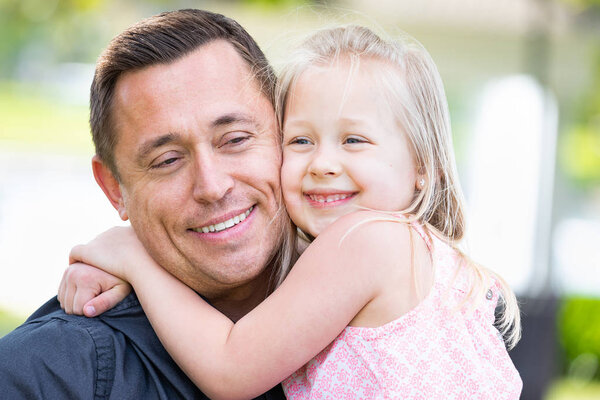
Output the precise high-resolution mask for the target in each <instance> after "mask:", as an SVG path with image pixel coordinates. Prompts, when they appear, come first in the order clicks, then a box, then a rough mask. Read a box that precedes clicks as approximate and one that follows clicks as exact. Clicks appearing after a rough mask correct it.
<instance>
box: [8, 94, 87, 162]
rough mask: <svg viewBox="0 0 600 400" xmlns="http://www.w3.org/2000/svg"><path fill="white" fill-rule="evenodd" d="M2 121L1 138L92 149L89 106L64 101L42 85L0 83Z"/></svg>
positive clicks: (37, 144)
mask: <svg viewBox="0 0 600 400" xmlns="http://www.w3.org/2000/svg"><path fill="white" fill-rule="evenodd" d="M32 116H34V117H33V118H32ZM0 121H2V124H1V125H0V141H11V142H19V143H24V144H26V145H28V146H32V145H33V146H43V147H44V148H46V149H47V148H48V147H47V146H48V145H50V144H51V145H52V146H56V147H57V148H60V149H62V150H64V149H75V150H82V149H85V150H90V151H91V149H92V145H91V143H92V141H91V136H90V133H89V125H88V107H87V105H67V104H64V103H61V102H60V101H56V99H53V98H51V97H49V96H48V94H47V93H44V92H43V91H40V89H39V88H38V87H32V86H27V85H24V84H22V83H21V84H15V83H2V82H0Z"/></svg>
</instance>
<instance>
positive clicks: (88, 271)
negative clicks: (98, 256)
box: [58, 263, 131, 317]
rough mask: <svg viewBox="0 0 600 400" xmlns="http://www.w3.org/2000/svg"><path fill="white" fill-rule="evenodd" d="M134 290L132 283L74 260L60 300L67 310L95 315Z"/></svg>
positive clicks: (70, 312) (60, 288) (71, 312)
mask: <svg viewBox="0 0 600 400" xmlns="http://www.w3.org/2000/svg"><path fill="white" fill-rule="evenodd" d="M130 292H131V286H130V285H129V284H128V283H127V282H125V281H123V280H122V279H119V278H117V277H115V276H113V275H110V274H109V273H107V272H104V271H102V270H101V269H98V268H95V267H92V266H91V265H87V264H82V263H74V264H71V265H70V266H69V267H68V268H67V269H66V270H65V273H64V274H63V277H62V280H61V282H60V286H59V288H58V301H59V302H60V306H61V308H62V309H63V310H65V312H66V313H67V314H77V315H85V316H86V317H95V316H97V315H100V314H102V313H103V312H105V311H108V310H110V309H111V308H113V307H114V306H115V305H117V304H118V303H119V302H120V301H121V300H123V299H124V298H125V297H127V295H128V294H129V293H130Z"/></svg>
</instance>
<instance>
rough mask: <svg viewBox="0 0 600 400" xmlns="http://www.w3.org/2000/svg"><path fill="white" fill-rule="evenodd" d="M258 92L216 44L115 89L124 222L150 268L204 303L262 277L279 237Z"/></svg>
mask: <svg viewBox="0 0 600 400" xmlns="http://www.w3.org/2000/svg"><path fill="white" fill-rule="evenodd" d="M257 86H258V84H257V82H256V80H255V79H254V78H253V77H252V75H251V74H250V72H249V70H248V67H247V66H246V64H245V63H244V61H243V60H242V59H241V57H240V56H239V55H238V53H237V52H236V51H235V50H234V48H233V47H232V46H231V44H229V43H227V42H225V41H215V42H211V43H208V44H206V45H204V46H202V47H200V48H199V49H197V50H196V51H194V52H192V53H190V54H189V55H187V56H185V57H184V58H182V59H180V60H177V61H176V62H174V63H171V64H166V65H157V66H152V67H149V68H145V69H143V70H141V71H136V72H131V73H126V74H125V75H123V76H122V77H121V78H120V79H119V81H118V83H117V86H116V93H115V94H116V96H115V99H114V108H113V116H114V122H115V128H116V132H117V134H118V143H117V145H116V148H115V159H116V164H117V169H118V171H119V173H120V176H121V181H120V185H119V187H120V191H121V196H122V199H121V202H122V206H123V208H124V211H125V212H126V216H125V217H129V219H130V221H131V224H132V226H133V228H134V230H135V232H136V233H137V235H138V237H139V238H140V240H141V241H142V243H143V244H144V246H145V247H146V249H147V250H148V252H149V253H150V255H151V256H152V257H153V258H154V259H155V260H156V261H158V263H159V264H161V265H162V266H163V267H164V268H165V269H166V270H168V271H169V272H171V273H172V274H173V275H175V276H176V277H177V278H179V279H180V280H182V281H183V282H185V283H186V284H188V285H189V286H191V287H193V288H194V289H196V290H197V291H199V292H201V293H203V294H205V295H207V296H209V297H210V296H211V295H215V296H218V295H220V294H222V293H223V292H227V291H228V290H231V289H236V288H238V287H242V286H243V285H245V284H250V283H252V282H253V281H254V280H257V279H259V278H260V279H262V278H261V277H260V273H261V272H262V271H263V270H264V268H265V267H266V264H267V263H268V261H269V258H270V257H271V255H272V254H273V252H274V250H275V249H276V248H277V246H278V244H279V238H280V237H281V221H282V214H283V215H285V214H284V213H281V212H279V213H278V209H279V205H280V200H281V196H280V187H279V168H280V166H281V154H280V153H281V152H280V146H279V142H278V139H277V123H276V118H275V114H274V111H273V107H272V105H271V103H270V102H269V101H268V100H267V98H266V97H265V96H264V95H263V94H262V93H261V92H260V90H259V88H258V87H257ZM123 216H124V215H123V214H122V217H123Z"/></svg>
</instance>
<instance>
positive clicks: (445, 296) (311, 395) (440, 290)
mask: <svg viewBox="0 0 600 400" xmlns="http://www.w3.org/2000/svg"><path fill="white" fill-rule="evenodd" d="M416 228H417V229H416V230H417V231H418V232H419V233H420V234H421V236H423V238H424V239H425V241H426V242H427V243H428V246H429V248H430V251H431V252H432V255H433V260H434V265H435V277H434V283H433V286H432V289H431V291H430V293H429V294H428V295H427V297H425V299H423V301H422V302H421V303H420V304H419V305H418V306H417V307H415V308H414V309H413V310H411V311H410V312H408V313H407V314H405V315H403V316H402V317H400V318H398V319H397V320H395V321H392V322H389V323H387V324H385V325H383V326H380V327H377V328H362V327H352V326H348V327H346V328H345V329H344V330H343V331H342V333H341V334H340V335H339V336H338V337H337V338H336V339H335V340H334V341H333V342H332V343H331V344H330V345H329V346H327V347H326V348H325V349H324V350H323V351H322V352H321V353H319V354H318V355H317V356H316V357H315V358H313V359H312V360H311V361H309V362H308V363H307V364H306V365H305V366H304V367H302V368H300V369H299V370H298V371H296V372H295V373H294V374H292V375H291V376H290V377H289V378H288V379H286V380H285V381H284V382H283V389H284V391H285V394H286V396H287V398H288V399H315V400H316V399H336V400H342V399H428V400H429V399H494V400H498V399H518V398H519V395H520V393H521V388H522V381H521V377H520V376H519V373H518V372H517V370H516V369H515V367H514V365H513V363H512V361H511V360H510V358H509V356H508V353H507V351H506V348H505V346H504V342H503V340H502V338H501V337H500V334H499V333H498V331H497V329H496V328H495V327H494V326H493V323H494V309H495V307H496V304H497V301H498V288H497V287H496V286H495V285H494V286H493V287H492V288H490V289H489V290H488V292H487V294H486V296H485V298H484V299H481V301H480V302H479V303H478V304H476V305H475V306H474V307H471V308H468V307H463V308H462V309H457V305H459V304H461V302H462V300H463V299H464V298H465V295H466V293H467V292H468V279H467V275H466V273H465V271H464V270H462V269H461V270H459V265H460V263H459V261H460V258H459V256H458V254H457V253H456V252H455V251H454V250H453V249H452V248H451V247H449V246H448V245H447V244H446V243H444V242H442V241H441V240H439V239H437V238H435V237H434V238H433V239H430V238H429V237H427V236H425V235H424V234H423V232H422V230H421V229H420V228H419V227H416Z"/></svg>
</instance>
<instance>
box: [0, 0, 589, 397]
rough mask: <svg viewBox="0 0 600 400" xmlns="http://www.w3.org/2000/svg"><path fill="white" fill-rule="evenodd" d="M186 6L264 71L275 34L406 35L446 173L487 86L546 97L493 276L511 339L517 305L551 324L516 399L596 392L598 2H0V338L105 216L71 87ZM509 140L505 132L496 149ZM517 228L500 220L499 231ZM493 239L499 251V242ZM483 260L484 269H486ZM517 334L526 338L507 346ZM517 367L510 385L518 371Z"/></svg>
mask: <svg viewBox="0 0 600 400" xmlns="http://www.w3.org/2000/svg"><path fill="white" fill-rule="evenodd" d="M188 7H192V8H204V9H208V10H212V11H216V12H219V13H223V14H225V15H227V16H230V17H232V18H234V19H236V20H237V21H238V22H240V23H241V24H242V25H243V26H244V27H245V28H246V29H247V30H248V31H249V32H250V34H251V35H253V36H254V37H255V38H256V39H257V41H258V43H259V44H260V45H261V47H262V48H263V50H264V51H265V53H266V54H267V56H268V58H269V59H270V60H271V61H272V63H273V64H274V65H275V67H276V68H277V67H278V66H280V65H281V64H282V63H284V62H285V55H286V52H287V50H288V49H289V47H290V46H291V43H294V42H295V41H296V40H297V39H298V38H301V37H302V35H303V34H305V33H306V32H310V31H311V30H313V29H316V28H319V27H323V26H328V25H331V24H337V23H348V22H355V23H361V24H366V25H369V26H372V27H375V28H377V29H381V30H385V31H387V32H390V33H391V34H394V33H396V32H397V31H399V30H401V31H405V32H407V33H409V34H410V35H412V36H414V37H416V38H417V39H418V40H419V41H420V42H421V43H423V45H424V46H425V47H426V48H427V49H428V50H429V52H430V53H431V55H432V56H433V59H434V60H435V62H436V63H437V65H438V68H439V70H440V73H441V75H442V78H443V80H444V83H445V87H446V91H447V95H448V101H449V105H450V110H451V114H452V125H453V131H454V141H455V149H456V153H457V161H458V164H459V170H460V172H461V176H467V175H469V171H470V169H472V168H475V167H473V165H472V164H471V161H470V159H471V158H470V156H471V153H472V152H473V151H474V149H473V146H472V144H473V143H474V142H475V139H474V137H475V136H474V131H475V130H476V126H477V123H478V122H477V121H478V118H477V115H478V114H480V113H481V110H480V108H481V106H482V104H486V103H485V102H484V101H483V100H482V96H483V95H482V93H485V88H486V87H487V86H486V85H488V83H489V82H494V81H495V80H498V79H501V78H503V77H507V76H527V77H529V78H531V80H532V82H536V84H537V85H539V87H541V88H542V89H543V90H544V93H546V92H547V93H550V94H551V98H552V99H553V100H552V101H554V102H555V103H556V108H557V111H558V113H557V118H558V120H557V121H558V123H557V126H556V128H555V129H554V130H555V132H554V134H549V135H546V136H542V141H543V142H547V141H550V142H552V145H550V146H545V147H544V146H540V149H535V148H533V149H531V151H532V152H535V151H538V150H539V152H540V154H541V159H542V160H546V162H545V163H543V169H542V171H541V173H540V174H539V180H536V181H535V182H531V185H534V186H536V187H537V186H539V187H540V188H541V187H545V188H546V189H547V190H546V192H543V191H542V190H540V192H539V193H542V194H543V193H546V194H543V195H542V194H540V195H539V197H540V198H538V199H537V200H536V201H537V203H536V204H538V206H539V208H543V210H542V211H543V212H540V213H539V214H536V217H535V218H534V219H533V221H534V222H533V224H534V225H535V227H534V229H533V231H532V232H533V236H532V238H529V239H527V240H529V241H530V242H531V243H532V244H531V246H530V247H531V249H532V250H531V257H530V258H531V260H529V259H527V260H525V261H524V262H525V264H531V268H529V272H524V271H521V267H519V266H518V265H520V264H517V263H515V265H516V266H513V269H512V270H511V269H510V268H509V266H508V265H506V268H507V269H506V271H503V270H502V269H501V268H500V270H499V272H500V273H501V274H504V273H506V274H507V279H508V280H509V282H510V283H511V284H513V286H514V287H515V289H516V291H517V293H518V295H519V296H520V298H521V299H522V301H523V303H524V310H527V312H525V315H524V317H525V322H526V323H525V328H526V331H525V332H524V336H525V335H527V328H529V327H531V329H532V330H531V332H536V330H535V329H534V328H535V327H536V326H538V327H541V326H542V325H540V324H541V322H539V321H540V320H538V319H535V315H536V313H537V312H538V311H539V309H540V307H538V308H537V309H530V308H527V305H528V304H543V305H544V306H542V307H541V309H543V310H545V311H543V312H542V314H543V313H544V312H546V314H547V315H546V314H544V315H546V317H548V318H546V323H549V324H550V325H551V327H552V329H551V331H552V332H553V333H548V334H549V335H551V336H550V337H551V338H552V340H551V341H550V343H551V345H550V346H553V347H552V348H542V347H540V348H539V349H534V350H532V354H530V355H528V356H527V357H534V358H535V357H536V352H542V353H544V354H551V355H552V356H551V357H550V358H549V359H550V360H551V363H552V365H551V366H550V367H549V368H548V369H547V371H549V372H547V375H549V376H550V378H551V379H550V380H547V379H546V380H545V379H541V380H540V381H539V382H538V381H533V380H532V381H531V383H529V382H530V381H529V380H528V379H529V378H527V380H526V382H525V384H526V386H527V385H531V387H532V390H531V392H528V393H527V394H526V392H524V397H523V398H546V399H592V398H593V399H599V398H600V367H599V364H600V362H599V360H600V257H599V255H600V253H599V250H598V243H599V241H600V0H554V1H551V0H505V1H501V2H497V1H493V0H481V1H479V2H473V1H469V0H455V1H448V0H446V1H444V0H423V1H419V2H414V1H392V0H388V1H383V0H382V1H359V0H354V1H351V0H348V1H342V0H339V1H301V0H262V1H259V0H255V1H251V0H240V1H234V0H228V1H219V2H210V1H183V0H181V1H177V0H172V1H169V0H148V1H144V2H141V1H131V0H119V1H116V0H106V1H100V0H20V1H17V0H0V37H1V38H2V40H0V184H1V186H0V254H1V255H0V292H1V294H0V336H1V335H3V334H6V333H7V332H9V331H10V330H12V329H13V328H14V327H15V326H17V325H18V324H19V323H21V322H22V321H23V320H24V318H26V316H27V315H28V314H30V313H31V312H32V311H33V310H35V308H36V307H37V306H39V305H40V304H41V303H42V302H43V301H44V299H46V298H48V297H50V296H52V295H53V294H54V293H55V292H56V287H57V284H58V282H59V280H60V276H61V272H62V270H63V268H64V267H65V264H66V254H67V252H68V249H69V248H70V247H71V246H72V245H73V244H75V243H77V242H78V241H85V240H87V239H89V238H90V237H91V236H93V234H94V233H97V232H99V231H101V230H102V229H104V228H105V227H107V226H110V225H112V224H115V223H119V220H118V218H116V217H115V218H114V219H111V218H112V214H114V212H113V210H111V209H110V206H109V205H108V202H106V201H105V200H104V199H103V198H102V195H101V193H100V192H99V190H97V189H96V188H94V183H93V178H92V177H91V173H90V172H89V166H88V164H89V159H90V157H91V155H92V154H93V148H92V145H91V140H90V135H89V129H88V125H87V118H88V109H87V106H88V104H87V91H88V88H89V85H90V83H91V77H92V73H93V64H94V62H95V59H96V57H97V56H98V55H99V53H100V52H101V51H102V49H103V48H104V46H106V44H107V43H108V41H109V40H110V39H111V38H112V37H113V36H114V35H115V34H117V33H118V32H120V31H121V30H123V29H124V28H126V27H127V26H129V25H131V24H132V23H134V22H136V21H138V20H140V19H142V18H144V17H147V16H150V15H153V14H156V13H158V12H161V11H165V10H171V9H177V8H188ZM545 115H547V116H548V114H545ZM510 118H511V116H510V115H505V119H510ZM547 119H551V117H550V116H548V117H547ZM522 145H523V144H522V143H521V141H519V140H517V141H514V140H513V141H512V142H510V143H507V144H506V149H508V152H509V153H510V149H511V148H513V149H516V148H518V147H519V146H522ZM475 151H476V149H475ZM499 151H500V150H499ZM504 151H507V150H504ZM506 157H507V158H506V159H507V161H506V162H507V163H510V162H513V163H519V162H520V160H518V159H516V160H515V159H513V158H511V155H510V154H506ZM498 168H499V169H502V165H499V166H498ZM466 180H467V184H466V185H465V187H466V188H468V187H469V184H468V179H466ZM78 185H79V186H78ZM515 191H517V190H515ZM536 193H537V192H536ZM467 194H468V193H467ZM59 195H62V196H64V197H57V196H59ZM89 196H93V197H89ZM502 196H506V198H508V197H513V198H517V199H518V198H519V196H524V195H523V194H522V193H519V192H518V193H510V191H508V192H502V193H498V195H497V197H498V198H499V199H502ZM542 197H543V198H542ZM467 200H468V201H469V200H470V198H469V196H467ZM472 202H473V203H475V202H476V200H475V199H473V200H472ZM500 204H502V203H500ZM61 207H64V208H65V211H62V208H61ZM59 209H60V210H61V211H60V212H59V211H58V210H59ZM55 214H56V215H55ZM109 215H110V216H111V217H109ZM509 215H510V213H509ZM540 220H543V221H542V222H543V223H542V224H541V223H539V221H540ZM536 221H538V222H536ZM519 229H520V227H519V221H513V225H512V230H511V232H514V233H516V232H518V231H519ZM490 240H492V238H490ZM494 241H495V243H497V244H498V246H499V247H501V245H502V242H501V238H497V239H494ZM501 250H502V251H503V252H504V253H508V254H510V253H511V251H512V249H511V248H502V249H501ZM515 257H516V256H515ZM490 260H491V261H488V260H485V262H484V263H486V264H492V266H494V265H493V257H492V258H491V259H490ZM528 260H529V261H528ZM540 260H542V261H540ZM504 264H507V263H504ZM532 282H534V283H535V284H533V283H532ZM530 299H537V300H539V299H542V301H541V303H539V302H538V303H536V302H534V301H532V302H531V303H528V301H529V300H530ZM545 299H549V300H547V301H546V300H545ZM551 304H554V305H553V306H550V305H551ZM536 310H537V311H536ZM528 313H529V314H528ZM528 318H530V319H529V322H528V321H527V319H528ZM548 321H549V322H548ZM536 324H537V325H536ZM541 332H542V334H545V333H544V332H545V331H544V330H543V329H542V331H541ZM529 343H536V340H535V338H534V339H532V340H531V341H525V340H524V341H523V342H522V343H521V345H520V346H521V347H523V346H533V345H531V344H529ZM518 351H520V350H519V346H517V348H516V350H515V352H518ZM521 351H523V350H521ZM548 352H549V353H548ZM542 353H539V354H542ZM517 359H518V357H515V363H516V364H517V366H520V365H521V364H519V363H517ZM522 368H523V370H522V371H521V372H522V375H523V377H524V379H525V377H526V376H528V372H527V371H526V368H530V367H529V366H527V365H525V363H524V364H523V367H522ZM535 373H536V372H535V371H534V372H531V374H532V375H535ZM532 379H533V378H532ZM538 395H539V397H536V396H538Z"/></svg>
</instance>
